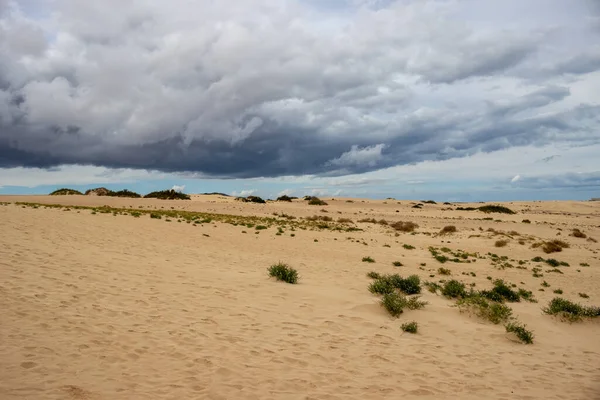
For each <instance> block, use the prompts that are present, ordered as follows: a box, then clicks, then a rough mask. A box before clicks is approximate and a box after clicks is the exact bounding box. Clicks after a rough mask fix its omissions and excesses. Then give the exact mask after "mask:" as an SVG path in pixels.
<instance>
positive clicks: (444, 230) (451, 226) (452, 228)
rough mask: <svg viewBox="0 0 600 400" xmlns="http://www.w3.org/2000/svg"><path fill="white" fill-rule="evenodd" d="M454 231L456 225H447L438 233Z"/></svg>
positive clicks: (445, 233) (443, 233)
mask: <svg viewBox="0 0 600 400" xmlns="http://www.w3.org/2000/svg"><path fill="white" fill-rule="evenodd" d="M455 232H456V226H454V225H448V226H445V227H443V228H442V230H441V231H440V233H439V234H440V235H448V234H450V233H455Z"/></svg>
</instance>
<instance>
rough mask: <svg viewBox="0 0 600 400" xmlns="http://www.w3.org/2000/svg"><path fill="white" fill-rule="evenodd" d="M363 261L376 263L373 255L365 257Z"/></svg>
mask: <svg viewBox="0 0 600 400" xmlns="http://www.w3.org/2000/svg"><path fill="white" fill-rule="evenodd" d="M362 262H368V263H374V262H375V260H373V259H372V258H371V257H363V259H362Z"/></svg>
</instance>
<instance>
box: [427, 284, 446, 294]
mask: <svg viewBox="0 0 600 400" xmlns="http://www.w3.org/2000/svg"><path fill="white" fill-rule="evenodd" d="M423 285H425V286H426V287H427V290H429V291H430V292H431V293H437V291H438V290H440V291H441V290H442V287H441V286H440V285H439V284H438V283H435V282H424V283H423Z"/></svg>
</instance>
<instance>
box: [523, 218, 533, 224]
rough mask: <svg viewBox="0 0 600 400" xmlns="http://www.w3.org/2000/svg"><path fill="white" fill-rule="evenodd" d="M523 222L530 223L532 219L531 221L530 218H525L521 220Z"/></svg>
mask: <svg viewBox="0 0 600 400" xmlns="http://www.w3.org/2000/svg"><path fill="white" fill-rule="evenodd" d="M521 222H523V223H524V224H530V223H531V221H530V220H528V219H524V220H523V221H521Z"/></svg>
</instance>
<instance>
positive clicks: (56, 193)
mask: <svg viewBox="0 0 600 400" xmlns="http://www.w3.org/2000/svg"><path fill="white" fill-rule="evenodd" d="M72 195H83V193H81V192H80V191H79V190H75V189H68V188H62V189H58V190H55V191H54V192H52V193H50V196H72Z"/></svg>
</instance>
